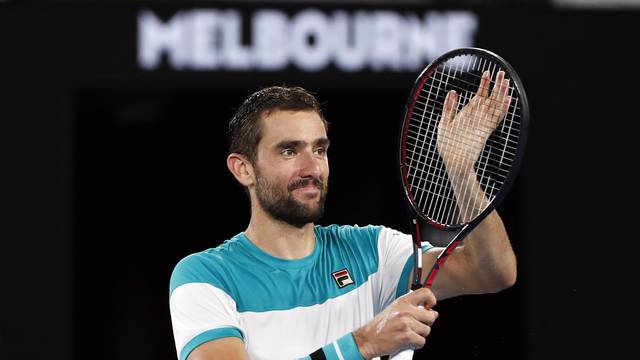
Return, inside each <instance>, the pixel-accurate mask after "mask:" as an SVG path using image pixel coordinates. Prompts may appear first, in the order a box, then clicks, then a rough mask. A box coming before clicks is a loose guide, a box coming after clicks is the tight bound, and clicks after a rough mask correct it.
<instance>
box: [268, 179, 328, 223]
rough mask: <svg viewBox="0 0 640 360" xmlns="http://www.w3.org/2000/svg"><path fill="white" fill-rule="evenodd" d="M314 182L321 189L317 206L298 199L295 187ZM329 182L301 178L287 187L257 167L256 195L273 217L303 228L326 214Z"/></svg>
mask: <svg viewBox="0 0 640 360" xmlns="http://www.w3.org/2000/svg"><path fill="white" fill-rule="evenodd" d="M309 183H313V184H314V185H315V186H316V187H317V188H318V189H319V190H320V197H319V198H318V201H317V202H316V204H315V205H316V206H313V207H311V206H308V205H306V204H303V203H301V202H300V201H298V200H296V198H295V197H294V196H293V191H294V190H295V189H298V188H301V187H304V186H307V185H308V184H309ZM327 190H328V184H326V183H324V182H322V181H321V180H320V179H317V178H314V179H299V180H296V181H293V182H291V183H289V184H287V186H286V188H283V187H282V186H278V184H274V183H271V182H269V181H268V180H267V179H266V178H264V177H263V176H261V175H260V173H259V172H258V171H257V169H256V197H257V198H258V203H259V204H260V206H261V207H262V208H263V209H264V210H265V211H266V212H267V214H269V215H270V216H271V217H272V218H274V219H275V220H278V221H282V222H284V223H287V224H289V225H291V226H295V227H297V228H302V227H303V226H305V225H306V224H309V223H314V222H317V221H318V220H320V219H321V218H322V216H323V215H324V202H325V200H326V198H327Z"/></svg>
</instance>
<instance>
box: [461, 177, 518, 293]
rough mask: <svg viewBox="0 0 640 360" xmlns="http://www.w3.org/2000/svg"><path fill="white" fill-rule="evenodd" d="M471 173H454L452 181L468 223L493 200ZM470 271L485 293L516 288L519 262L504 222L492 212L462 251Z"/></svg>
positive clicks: (476, 228)
mask: <svg viewBox="0 0 640 360" xmlns="http://www.w3.org/2000/svg"><path fill="white" fill-rule="evenodd" d="M468 169H469V170H467V171H462V170H460V171H458V172H457V173H456V171H451V172H450V175H451V181H452V185H453V188H454V193H455V196H456V199H457V200H458V204H459V210H460V214H461V216H462V220H463V221H464V222H468V221H470V220H472V219H473V218H475V217H477V216H478V215H480V213H481V212H482V211H484V210H485V209H486V208H487V206H489V199H487V197H486V196H485V193H484V191H483V190H482V188H481V186H480V184H479V182H478V181H477V178H476V174H475V172H474V171H473V170H472V168H471V167H469V168H468ZM460 253H461V254H462V255H463V256H464V258H465V260H466V262H467V264H468V265H469V268H470V271H471V273H472V274H475V276H476V279H475V281H476V284H477V286H478V288H479V289H480V291H481V292H495V291H499V290H502V289H504V288H506V287H509V286H511V285H513V283H514V282H515V279H516V259H515V255H514V253H513V249H512V247H511V243H510V241H509V236H508V235H507V232H506V229H505V227H504V224H503V223H502V219H501V218H500V216H499V215H498V213H497V211H495V210H493V211H491V212H490V213H489V214H488V215H487V217H485V218H484V219H483V220H482V221H481V222H480V223H479V224H478V225H477V226H476V227H475V228H474V229H473V231H472V232H471V233H470V234H469V235H467V238H466V239H465V241H464V246H463V247H462V248H461V249H460Z"/></svg>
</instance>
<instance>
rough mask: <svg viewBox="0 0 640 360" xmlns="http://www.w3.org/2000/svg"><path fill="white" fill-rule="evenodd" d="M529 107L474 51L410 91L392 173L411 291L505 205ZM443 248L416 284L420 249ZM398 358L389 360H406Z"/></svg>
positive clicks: (507, 71) (450, 58)
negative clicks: (407, 246) (398, 191)
mask: <svg viewBox="0 0 640 360" xmlns="http://www.w3.org/2000/svg"><path fill="white" fill-rule="evenodd" d="M528 123H529V105H528V102H527V97H526V95H525V92H524V88H523V86H522V82H521V80H520V78H519V77H518V74H517V73H516V72H515V70H514V69H513V68H512V67H511V66H510V65H509V64H508V63H507V62H506V61H505V60H504V59H502V58H501V57H500V56H498V55H496V54H494V53H492V52H490V51H487V50H484V49H479V48H461V49H456V50H452V51H449V52H447V53H445V54H443V55H442V56H440V57H439V58H438V59H436V60H435V61H434V62H433V63H431V64H430V65H428V66H427V67H426V68H425V69H424V70H423V71H422V73H421V74H420V76H418V78H417V80H416V81H415V84H414V86H413V89H412V90H411V93H410V96H409V99H408V101H407V105H406V108H405V114H404V118H403V121H402V127H401V131H400V141H399V149H400V150H399V168H400V176H401V180H402V185H403V190H404V194H405V195H406V205H407V206H406V207H407V210H408V214H409V218H410V221H411V228H412V235H413V242H414V244H413V248H414V268H413V282H412V285H411V289H412V290H415V289H418V288H420V287H422V286H425V287H431V285H432V284H433V281H434V280H435V278H436V275H437V274H438V271H439V270H440V269H441V268H442V266H443V265H444V263H445V261H446V260H447V257H448V256H449V255H450V254H451V253H452V252H453V250H454V249H455V248H456V247H457V246H458V245H459V244H460V243H461V242H462V241H463V239H464V238H465V236H466V235H467V234H469V232H471V231H472V230H473V229H474V228H475V226H476V225H477V224H478V223H480V222H481V221H482V219H484V218H485V217H486V216H487V215H488V214H489V213H490V212H491V211H492V210H493V209H494V208H495V207H496V206H498V204H499V203H500V201H501V200H502V199H503V198H504V197H505V195H506V194H507V192H508V191H509V189H510V187H511V185H512V184H513V181H514V178H515V177H516V174H517V172H518V169H519V167H520V163H521V161H522V157H523V153H524V148H525V144H526V136H527V129H528ZM423 240H428V241H429V242H432V243H436V244H447V245H446V247H445V248H444V250H442V252H441V253H440V254H439V255H438V257H437V259H436V262H435V264H434V265H433V266H432V267H431V270H430V271H429V273H428V275H427V276H426V278H425V280H424V282H423V281H422V250H421V249H422V242H423ZM412 356H413V351H412V350H405V351H403V352H400V353H398V354H396V355H394V356H392V357H391V359H395V360H400V359H411V358H412Z"/></svg>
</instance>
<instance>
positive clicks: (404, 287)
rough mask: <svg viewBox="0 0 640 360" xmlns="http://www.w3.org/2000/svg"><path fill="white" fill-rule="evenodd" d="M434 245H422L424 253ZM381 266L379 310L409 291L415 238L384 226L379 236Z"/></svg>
mask: <svg viewBox="0 0 640 360" xmlns="http://www.w3.org/2000/svg"><path fill="white" fill-rule="evenodd" d="M432 247H433V245H431V244H427V245H425V246H423V247H422V252H423V253H424V252H425V251H427V250H428V249H430V248H432ZM378 256H379V258H378V261H379V267H380V297H379V311H381V310H382V309H384V308H386V307H387V306H389V305H390V304H391V303H392V302H393V301H394V300H395V299H397V298H398V297H400V296H402V295H404V294H406V293H407V292H408V291H409V277H410V276H411V271H412V269H413V239H412V237H411V235H408V234H404V233H402V232H400V231H397V230H394V229H391V228H386V227H385V228H383V229H382V230H381V231H380V235H379V237H378Z"/></svg>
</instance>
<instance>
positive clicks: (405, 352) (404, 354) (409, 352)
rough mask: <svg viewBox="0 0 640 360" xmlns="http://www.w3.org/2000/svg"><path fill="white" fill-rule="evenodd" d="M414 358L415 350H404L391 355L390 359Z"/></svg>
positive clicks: (403, 359)
mask: <svg viewBox="0 0 640 360" xmlns="http://www.w3.org/2000/svg"><path fill="white" fill-rule="evenodd" d="M411 359H413V350H402V351H400V352H399V353H395V354H393V355H391V356H390V357H389V360H411Z"/></svg>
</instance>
